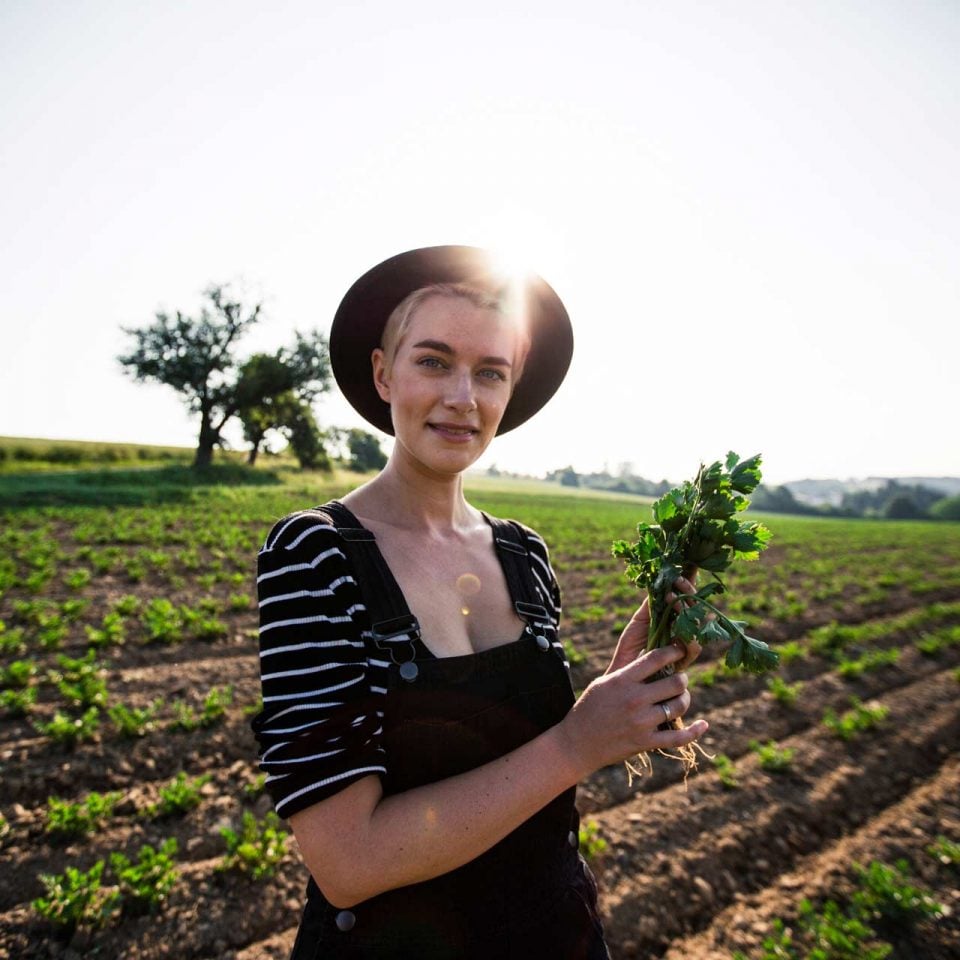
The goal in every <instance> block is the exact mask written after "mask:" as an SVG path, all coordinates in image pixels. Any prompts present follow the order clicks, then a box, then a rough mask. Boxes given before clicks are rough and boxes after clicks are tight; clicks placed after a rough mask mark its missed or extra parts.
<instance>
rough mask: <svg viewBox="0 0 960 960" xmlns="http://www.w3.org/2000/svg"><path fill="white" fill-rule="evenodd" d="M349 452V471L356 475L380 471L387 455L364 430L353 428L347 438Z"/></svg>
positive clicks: (376, 440) (374, 438) (371, 435)
mask: <svg viewBox="0 0 960 960" xmlns="http://www.w3.org/2000/svg"><path fill="white" fill-rule="evenodd" d="M347 447H348V449H349V450H350V469H351V470H356V471H357V472H358V473H366V472H367V471H368V470H380V469H381V468H382V467H384V466H385V465H386V463H387V455H386V454H385V453H384V452H383V451H382V450H381V449H380V441H379V440H378V439H377V438H376V437H375V436H374V435H373V434H372V433H367V431H366V430H358V429H357V428H356V427H354V428H353V429H352V430H351V431H350V433H349V435H348V436H347Z"/></svg>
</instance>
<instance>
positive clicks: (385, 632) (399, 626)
mask: <svg viewBox="0 0 960 960" xmlns="http://www.w3.org/2000/svg"><path fill="white" fill-rule="evenodd" d="M370 632H371V634H372V635H373V642H374V643H375V644H376V646H377V649H378V650H383V651H384V652H385V653H388V654H389V655H390V659H391V660H392V661H393V663H394V664H395V665H396V666H398V667H399V668H400V676H401V677H403V679H404V680H406V681H407V682H408V683H412V682H413V681H414V680H416V679H417V674H418V673H419V672H420V670H419V668H418V667H417V664H416V662H415V661H416V658H417V650H416V647H415V646H414V644H413V640H412V639H409V640H407V645H408V646H409V653H410V656H409V659H407V660H399V659H398V658H397V653H398V647H399V646H400V644H396V643H391V641H392V640H393V639H394V638H395V637H399V636H401V635H402V634H414V635H415V636H420V623H419V622H418V620H417V618H416V617H415V616H413V615H412V614H407V615H406V616H403V617H393V619H391V620H380V621H378V622H377V623H374V624H372V625H371V627H370Z"/></svg>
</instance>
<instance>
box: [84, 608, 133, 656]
mask: <svg viewBox="0 0 960 960" xmlns="http://www.w3.org/2000/svg"><path fill="white" fill-rule="evenodd" d="M84 630H85V631H86V634H87V643H88V644H90V646H91V647H107V646H110V644H116V645H117V646H119V645H120V644H122V643H123V642H124V641H125V640H126V639H127V635H126V630H125V629H124V625H123V617H122V616H121V615H120V614H119V613H118V612H117V611H116V610H112V611H111V612H110V613H108V614H106V615H105V616H104V618H103V622H102V623H101V624H100V626H99V627H93V626H91V625H90V624H87V625H86V626H85V627H84Z"/></svg>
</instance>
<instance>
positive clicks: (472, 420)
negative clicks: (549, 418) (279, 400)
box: [373, 296, 518, 475]
mask: <svg viewBox="0 0 960 960" xmlns="http://www.w3.org/2000/svg"><path fill="white" fill-rule="evenodd" d="M517 346H518V334H517V331H516V328H515V327H514V326H513V325H512V324H511V322H510V321H509V320H507V319H505V318H504V317H502V316H500V314H498V313H497V312H496V311H494V310H487V309H484V308H481V307H476V306H474V305H473V304H472V303H471V302H470V301H469V300H466V299H464V298H462V297H450V296H433V297H430V298H428V299H427V300H425V301H424V302H423V303H422V304H420V306H419V307H418V308H417V310H416V313H415V314H414V315H413V317H412V318H411V320H410V322H409V325H408V327H407V330H406V333H405V334H404V337H403V339H402V340H401V341H400V344H399V345H398V347H397V351H396V355H395V356H394V358H393V363H392V364H390V369H389V372H388V371H387V365H386V363H385V357H384V355H383V351H382V350H375V351H374V352H373V368H374V381H375V383H376V386H377V391H378V392H379V394H380V396H381V397H382V398H383V399H384V400H385V401H386V402H387V403H389V404H390V415H391V419H392V420H393V428H394V433H395V435H396V448H395V453H396V454H398V455H401V456H404V457H408V458H412V460H413V461H415V462H417V463H418V464H420V465H421V466H422V467H424V468H426V469H427V470H428V471H429V472H431V473H435V474H438V475H449V474H453V473H460V472H461V471H463V470H465V469H467V467H469V466H470V465H471V464H473V463H474V462H475V461H476V460H477V458H478V457H479V456H480V454H481V453H483V451H484V450H485V449H486V448H487V445H488V444H489V443H490V441H491V440H492V439H493V437H494V436H495V434H496V432H497V427H498V426H499V425H500V420H501V418H502V417H503V412H504V410H505V409H506V406H507V403H508V401H509V400H510V394H511V391H512V389H513V369H514V366H513V365H514V363H515V360H516V355H517Z"/></svg>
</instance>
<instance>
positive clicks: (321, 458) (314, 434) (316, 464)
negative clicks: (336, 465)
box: [284, 403, 331, 470]
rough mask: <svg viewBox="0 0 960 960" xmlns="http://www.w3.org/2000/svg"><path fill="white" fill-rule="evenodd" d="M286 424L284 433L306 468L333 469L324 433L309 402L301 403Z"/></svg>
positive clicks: (302, 465) (301, 463)
mask: <svg viewBox="0 0 960 960" xmlns="http://www.w3.org/2000/svg"><path fill="white" fill-rule="evenodd" d="M284 426H285V430H284V433H285V434H286V435H287V439H288V440H289V441H290V446H291V447H292V448H293V452H294V453H295V454H296V457H297V460H299V461H300V466H301V467H302V468H303V469H304V470H330V469H331V464H330V457H329V456H327V451H326V450H325V449H324V446H323V440H324V436H323V433H322V431H321V430H320V428H319V427H318V426H317V421H316V419H315V417H314V416H313V411H312V410H311V409H310V405H309V404H306V403H303V404H300V406H299V408H297V409H296V410H295V411H294V412H293V415H292V416H291V417H290V419H289V420H288V422H287V423H286V424H285V425H284Z"/></svg>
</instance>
